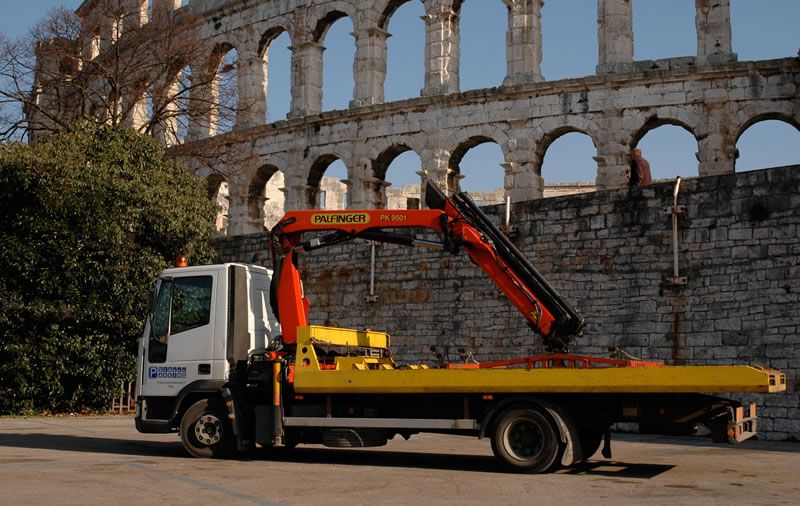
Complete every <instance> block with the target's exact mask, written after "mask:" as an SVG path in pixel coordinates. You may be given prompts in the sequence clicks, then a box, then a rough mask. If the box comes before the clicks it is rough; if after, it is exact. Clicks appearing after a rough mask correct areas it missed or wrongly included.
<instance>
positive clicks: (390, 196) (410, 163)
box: [372, 144, 422, 209]
mask: <svg viewBox="0 0 800 506" xmlns="http://www.w3.org/2000/svg"><path fill="white" fill-rule="evenodd" d="M372 167H373V174H374V176H375V179H376V180H379V181H384V182H386V183H387V184H385V185H378V186H379V187H378V188H376V192H377V193H379V195H376V202H380V204H381V206H382V207H383V208H384V209H420V207H421V205H420V204H421V199H422V198H421V188H422V186H421V179H420V175H419V172H420V171H421V170H422V161H421V160H420V158H419V155H417V154H416V153H415V152H414V151H413V150H412V149H411V148H410V147H408V146H407V145H405V144H397V145H395V146H392V147H390V148H389V149H387V150H386V151H384V152H383V153H381V154H380V156H378V158H377V159H376V160H375V161H374V162H373V165H372Z"/></svg>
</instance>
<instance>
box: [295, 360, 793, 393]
mask: <svg viewBox="0 0 800 506" xmlns="http://www.w3.org/2000/svg"><path fill="white" fill-rule="evenodd" d="M294 387H295V391H296V392H297V393H301V394H302V393H318V394H333V393H359V394H364V393H384V394H412V393H429V394H434V393H501V392H502V393H718V392H761V393H774V392H781V391H784V390H785V389H786V380H785V377H784V376H783V374H781V373H779V372H777V371H774V370H768V369H760V368H756V367H750V366H740V365H737V366H676V367H609V368H598V369H372V370H355V369H353V370H339V371H337V370H314V369H312V368H311V367H307V368H303V367H298V368H297V370H296V373H295V384H294Z"/></svg>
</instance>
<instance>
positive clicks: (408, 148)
mask: <svg viewBox="0 0 800 506" xmlns="http://www.w3.org/2000/svg"><path fill="white" fill-rule="evenodd" d="M413 144H414V143H413V142H403V141H396V142H393V143H391V144H389V145H388V146H386V145H384V146H383V150H382V151H381V152H380V153H378V154H377V156H375V155H373V156H371V157H370V160H371V161H372V167H371V175H372V182H373V183H374V184H372V185H371V190H372V198H371V201H372V202H373V204H374V206H375V207H376V208H380V209H382V208H384V207H386V204H387V199H388V195H387V193H386V189H387V188H388V187H389V185H390V183H389V182H387V180H386V175H387V172H388V171H389V167H390V166H391V164H392V163H393V162H394V161H395V159H397V157H399V156H400V155H402V154H403V153H408V152H411V153H414V154H415V155H417V158H419V159H420V160H421V157H420V155H419V153H420V151H418V150H416V149H414V148H413V147H412V145H413ZM421 168H422V167H421V166H420V169H421ZM421 183H422V182H421V181H420V189H421V188H422V186H421ZM420 191H421V190H420ZM418 197H419V196H417V197H416V198H418ZM417 206H419V204H418V203H417Z"/></svg>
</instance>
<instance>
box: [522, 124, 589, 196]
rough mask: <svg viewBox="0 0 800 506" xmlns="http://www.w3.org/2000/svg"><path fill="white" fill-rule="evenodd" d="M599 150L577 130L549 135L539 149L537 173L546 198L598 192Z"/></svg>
mask: <svg viewBox="0 0 800 506" xmlns="http://www.w3.org/2000/svg"><path fill="white" fill-rule="evenodd" d="M596 155H597V148H596V147H595V145H594V141H592V138H591V137H590V136H589V135H588V134H586V133H585V132H582V131H580V130H577V129H572V128H564V129H560V130H556V131H555V132H552V133H550V134H549V135H547V136H546V137H545V138H544V139H543V140H542V141H541V142H540V143H539V145H538V146H537V156H536V157H535V159H536V160H541V164H540V166H539V169H538V172H539V175H540V176H541V178H542V180H543V181H544V195H543V196H544V197H545V198H546V197H557V196H559V195H569V194H574V193H586V192H590V191H594V190H596V189H597V187H596V185H595V181H596V179H597V162H596V161H595V160H594V157H595V156H596ZM534 170H535V171H536V169H534Z"/></svg>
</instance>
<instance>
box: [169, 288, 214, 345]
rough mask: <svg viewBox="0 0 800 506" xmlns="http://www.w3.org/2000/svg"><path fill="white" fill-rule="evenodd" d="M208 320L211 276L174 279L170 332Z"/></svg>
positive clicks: (178, 331) (199, 325)
mask: <svg viewBox="0 0 800 506" xmlns="http://www.w3.org/2000/svg"><path fill="white" fill-rule="evenodd" d="M210 320H211V276H196V277H191V278H178V279H176V280H175V289H174V292H173V295H172V323H171V325H170V334H178V333H180V332H184V331H187V330H190V329H194V328H197V327H202V326H203V325H208V322H209V321H210Z"/></svg>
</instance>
